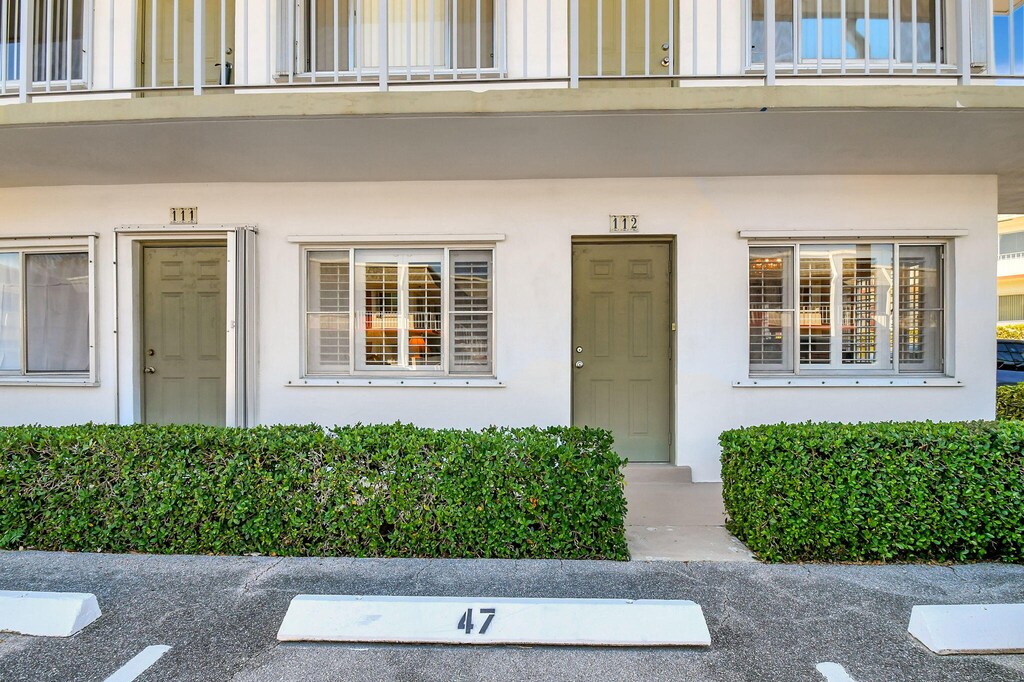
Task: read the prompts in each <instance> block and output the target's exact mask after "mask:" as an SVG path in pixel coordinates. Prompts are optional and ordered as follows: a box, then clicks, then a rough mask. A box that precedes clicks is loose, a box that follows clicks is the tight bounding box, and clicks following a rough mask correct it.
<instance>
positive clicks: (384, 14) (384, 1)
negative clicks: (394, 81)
mask: <svg viewBox="0 0 1024 682" xmlns="http://www.w3.org/2000/svg"><path fill="white" fill-rule="evenodd" d="M379 15H380V16H379V18H378V20H379V22H380V27H379V31H378V41H379V43H380V44H379V46H378V47H379V49H380V59H379V61H380V66H379V68H378V69H377V80H378V82H379V85H380V90H381V92H387V90H388V79H389V77H390V75H391V63H390V54H388V48H389V47H390V43H389V40H390V38H389V37H388V29H389V28H390V27H389V26H388V21H389V19H388V0H380V12H379Z"/></svg>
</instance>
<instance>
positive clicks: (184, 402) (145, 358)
mask: <svg viewBox="0 0 1024 682" xmlns="http://www.w3.org/2000/svg"><path fill="white" fill-rule="evenodd" d="M226 263H227V249H226V248H225V247H223V246H173V247H166V246H151V247H145V248H144V249H143V269H142V271H143V292H142V357H141V358H140V363H141V365H142V372H143V373H142V377H143V395H142V415H143V419H142V420H143V421H144V422H146V423H147V424H209V425H211V426H223V425H224V402H225V399H226V398H225V381H226V376H227V370H226V367H227V365H226V356H227V322H226V320H227V297H226V286H225V280H226V278H227V265H226Z"/></svg>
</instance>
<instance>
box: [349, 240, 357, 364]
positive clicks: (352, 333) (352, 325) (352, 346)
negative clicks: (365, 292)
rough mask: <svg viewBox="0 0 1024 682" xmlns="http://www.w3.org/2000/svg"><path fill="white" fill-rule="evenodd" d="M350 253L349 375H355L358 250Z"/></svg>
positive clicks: (352, 250)
mask: <svg viewBox="0 0 1024 682" xmlns="http://www.w3.org/2000/svg"><path fill="white" fill-rule="evenodd" d="M346 251H348V373H349V374H354V373H355V369H356V324H357V323H358V321H359V317H358V316H357V315H356V302H357V300H358V299H357V297H356V250H355V249H346Z"/></svg>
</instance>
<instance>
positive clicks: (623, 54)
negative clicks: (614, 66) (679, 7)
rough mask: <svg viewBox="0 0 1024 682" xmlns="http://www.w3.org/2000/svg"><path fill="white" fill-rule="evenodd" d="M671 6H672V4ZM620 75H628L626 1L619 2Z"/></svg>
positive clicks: (620, 0)
mask: <svg viewBox="0 0 1024 682" xmlns="http://www.w3.org/2000/svg"><path fill="white" fill-rule="evenodd" d="M669 4H672V3H671V2H670V3H669ZM619 15H620V19H619V29H620V30H619V75H620V76H625V75H626V0H619Z"/></svg>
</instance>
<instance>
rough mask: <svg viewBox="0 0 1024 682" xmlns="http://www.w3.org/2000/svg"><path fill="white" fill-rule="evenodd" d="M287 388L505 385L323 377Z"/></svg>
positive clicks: (448, 379) (291, 383) (475, 381)
mask: <svg viewBox="0 0 1024 682" xmlns="http://www.w3.org/2000/svg"><path fill="white" fill-rule="evenodd" d="M285 386H286V387H292V388H304V387H310V388H313V387H334V388H338V387H342V388H353V387H357V388H379V387H380V388H389V387H390V388H393V387H398V386H401V387H416V388H504V387H505V384H504V383H503V382H501V381H498V380H497V379H492V378H480V377H466V378H464V379H460V378H457V377H433V378H420V377H416V378H402V379H398V378H394V377H380V378H365V377H364V378H358V377H346V378H344V379H327V378H321V377H307V378H305V379H296V380H295V381H289V382H288V383H287V384H285Z"/></svg>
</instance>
